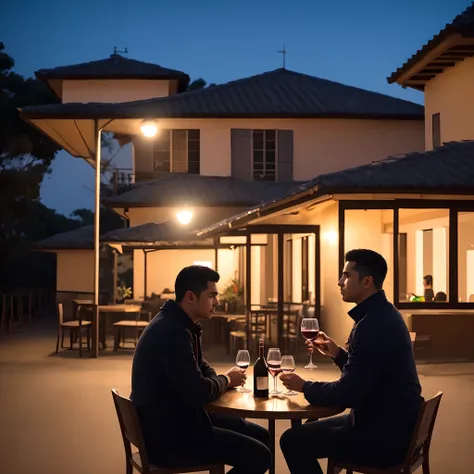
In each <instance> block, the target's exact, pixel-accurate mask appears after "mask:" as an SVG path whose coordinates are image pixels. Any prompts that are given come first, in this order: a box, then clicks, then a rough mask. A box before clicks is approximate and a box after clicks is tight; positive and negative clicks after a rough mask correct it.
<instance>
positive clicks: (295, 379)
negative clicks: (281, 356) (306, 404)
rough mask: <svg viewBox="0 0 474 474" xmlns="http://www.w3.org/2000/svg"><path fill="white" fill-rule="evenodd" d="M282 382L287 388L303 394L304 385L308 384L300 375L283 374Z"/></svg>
mask: <svg viewBox="0 0 474 474" xmlns="http://www.w3.org/2000/svg"><path fill="white" fill-rule="evenodd" d="M280 380H281V381H282V383H283V385H284V386H285V387H286V388H288V389H289V390H295V391H296V392H302V391H303V384H304V383H305V382H306V380H304V379H302V378H301V377H300V376H299V375H298V374H281V375H280Z"/></svg>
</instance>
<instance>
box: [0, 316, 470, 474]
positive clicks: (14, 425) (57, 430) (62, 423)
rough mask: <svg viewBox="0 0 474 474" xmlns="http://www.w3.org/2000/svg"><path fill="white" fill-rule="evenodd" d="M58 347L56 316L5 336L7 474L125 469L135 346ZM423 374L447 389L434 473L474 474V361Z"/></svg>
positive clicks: (1, 443) (321, 372)
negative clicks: (121, 403) (118, 398)
mask: <svg viewBox="0 0 474 474" xmlns="http://www.w3.org/2000/svg"><path fill="white" fill-rule="evenodd" d="M54 348H55V327H54V322H51V321H48V320H44V319H43V320H39V321H37V322H36V323H35V324H34V326H33V327H32V328H30V329H27V330H26V329H25V330H23V331H21V332H19V333H16V334H10V335H8V336H5V337H2V338H1V339H0V406H1V411H0V454H1V459H2V463H1V469H0V472H2V473H5V474H26V473H38V474H63V473H65V472H67V473H68V474H84V473H91V474H94V473H97V474H98V473H100V474H118V473H124V472H125V464H124V453H123V444H122V440H121V437H120V432H119V427H118V423H117V419H116V414H115V411H114V407H113V403H112V397H111V394H110V389H111V388H112V387H114V388H117V389H118V390H119V391H120V392H122V393H124V394H126V395H128V394H129V392H130V367H131V360H132V359H131V351H127V352H125V351H122V352H118V353H113V352H111V351H107V352H106V353H105V354H104V356H103V357H100V358H99V359H89V358H87V357H86V358H83V359H79V357H78V354H77V351H65V352H63V353H61V354H60V355H58V356H56V355H54V354H53V352H54ZM225 357H226V356H225V354H224V353H223V354H217V355H213V356H211V357H209V359H210V361H211V362H214V364H213V365H214V367H216V369H217V370H218V371H219V369H220V370H221V371H223V370H225V369H226V368H228V367H230V365H231V364H232V360H230V359H229V358H225ZM213 359H214V360H213ZM299 372H300V373H301V374H302V375H304V376H308V378H314V379H316V378H318V379H320V380H333V379H335V378H337V377H338V371H337V370H336V369H335V368H334V367H333V366H332V365H330V364H321V365H320V368H319V369H318V370H317V371H314V372H311V373H309V372H308V371H304V370H303V369H301V367H299ZM419 373H420V380H421V383H422V385H423V394H424V396H425V397H429V396H431V395H433V394H435V393H436V392H437V391H438V390H442V391H444V394H445V395H444V398H443V400H442V402H441V408H440V413H439V415H438V421H437V425H436V428H435V433H434V439H433V444H432V457H431V467H432V469H431V474H472V473H473V472H474V454H473V451H474V449H473V447H474V444H473V441H472V439H473V438H474V408H473V402H474V364H473V363H456V364H423V365H420V366H419ZM263 423H265V422H263ZM288 427H289V422H286V421H281V422H280V421H278V422H277V437H279V436H280V435H281V434H282V432H283V431H285V430H286V429H287V428H288ZM277 442H278V440H277ZM276 465H277V473H278V474H284V473H288V472H289V471H288V469H287V467H286V464H285V461H284V459H283V457H282V455H281V452H280V451H279V449H278V452H277V459H276ZM324 468H325V463H324ZM419 472H421V471H419Z"/></svg>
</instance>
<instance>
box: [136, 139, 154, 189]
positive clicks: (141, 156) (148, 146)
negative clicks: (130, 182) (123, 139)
mask: <svg viewBox="0 0 474 474" xmlns="http://www.w3.org/2000/svg"><path fill="white" fill-rule="evenodd" d="M133 168H134V172H135V178H136V181H141V180H142V178H143V177H144V176H146V175H147V174H148V173H150V172H152V171H153V170H154V163H153V140H150V139H149V138H142V137H135V138H134V140H133Z"/></svg>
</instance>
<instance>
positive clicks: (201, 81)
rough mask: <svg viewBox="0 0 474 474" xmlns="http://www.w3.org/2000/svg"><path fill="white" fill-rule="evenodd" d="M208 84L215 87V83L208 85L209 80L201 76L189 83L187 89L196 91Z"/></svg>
mask: <svg viewBox="0 0 474 474" xmlns="http://www.w3.org/2000/svg"><path fill="white" fill-rule="evenodd" d="M206 86H207V87H213V86H215V84H209V85H207V82H206V81H205V80H204V79H203V78H202V77H200V78H199V79H194V81H192V82H191V83H190V84H189V86H188V88H187V89H186V90H188V91H195V90H197V89H204V88H205V87H206Z"/></svg>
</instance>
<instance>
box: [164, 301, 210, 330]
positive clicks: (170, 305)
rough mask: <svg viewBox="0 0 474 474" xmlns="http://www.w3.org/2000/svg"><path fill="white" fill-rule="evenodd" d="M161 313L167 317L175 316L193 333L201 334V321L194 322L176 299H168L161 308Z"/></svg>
mask: <svg viewBox="0 0 474 474" xmlns="http://www.w3.org/2000/svg"><path fill="white" fill-rule="evenodd" d="M160 313H162V314H163V315H165V316H167V317H171V318H175V319H176V320H177V321H179V322H180V323H181V324H182V325H183V326H184V327H185V328H186V329H189V330H190V331H191V332H192V333H193V334H196V335H197V336H200V335H201V333H202V326H201V324H199V322H193V320H192V319H191V318H190V317H189V316H188V314H187V313H186V311H184V309H183V308H181V306H180V305H179V304H178V303H176V301H174V300H166V301H165V303H164V304H163V306H162V307H161V309H160Z"/></svg>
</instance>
